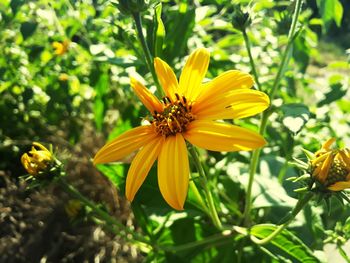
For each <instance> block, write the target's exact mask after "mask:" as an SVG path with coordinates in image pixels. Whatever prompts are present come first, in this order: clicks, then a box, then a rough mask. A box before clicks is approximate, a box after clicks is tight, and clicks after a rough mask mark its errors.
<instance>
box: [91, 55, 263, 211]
mask: <svg viewBox="0 0 350 263" xmlns="http://www.w3.org/2000/svg"><path fill="white" fill-rule="evenodd" d="M209 57H210V56H209V52H208V51H207V50H206V49H204V48H199V49H197V50H196V51H195V52H193V53H192V54H191V55H190V56H189V58H188V60H187V63H186V65H185V67H184V69H183V71H182V74H181V76H180V79H179V82H178V80H177V79H176V76H175V74H174V72H173V71H172V69H171V68H170V67H169V65H168V64H167V63H166V62H164V61H163V60H161V59H160V58H155V61H154V66H155V70H156V73H157V76H158V79H159V81H160V83H161V86H162V88H163V90H164V92H165V94H166V97H165V98H163V100H162V101H159V100H158V99H157V98H156V97H155V96H154V95H153V94H152V93H151V92H150V91H149V90H148V89H147V88H146V87H144V86H143V85H142V84H141V83H140V82H138V81H137V80H136V79H133V78H131V86H132V88H133V89H134V91H135V93H136V94H137V96H138V97H139V98H140V100H141V101H142V103H143V104H144V105H145V106H146V108H147V109H148V110H149V111H150V113H151V114H152V119H151V120H150V124H149V125H145V126H139V127H137V128H133V129H131V130H130V131H127V132H125V133H124V134H122V135H121V136H119V137H117V138H116V139H114V140H113V141H111V142H110V143H107V144H106V145H105V146H104V147H102V148H101V149H100V150H99V151H98V153H97V154H96V156H95V157H94V164H95V165H96V164H101V163H108V162H113V161H118V160H120V159H122V158H123V157H125V156H127V155H129V154H131V153H132V152H134V151H135V150H137V149H140V148H141V150H140V151H139V152H138V153H137V154H136V156H135V158H134V160H133V161H132V163H131V166H130V169H129V171H128V175H127V179H126V191H125V192H126V197H127V199H128V200H129V201H132V200H133V199H134V197H135V194H136V192H137V191H138V189H139V188H140V186H141V185H142V183H143V182H144V180H145V178H146V176H147V174H148V172H149V171H150V169H151V167H152V165H153V163H154V162H155V161H156V160H157V159H158V184H159V188H160V191H161V193H162V195H163V197H164V199H165V200H166V202H167V203H168V204H169V205H170V206H171V207H173V208H175V209H178V210H182V209H183V205H184V202H185V199H186V196H187V191H188V183H189V173H190V171H189V161H188V155H187V148H186V141H187V142H189V143H191V144H193V145H195V146H198V147H201V148H204V149H207V150H211V151H241V150H244V151H250V150H253V149H256V148H260V147H262V146H264V145H265V144H266V141H265V140H264V138H263V137H262V136H261V135H259V134H258V133H256V132H253V131H250V130H248V129H245V128H241V127H238V126H236V125H232V124H229V123H225V122H222V121H220V122H218V121H216V120H222V119H240V118H245V117H248V116H252V115H255V114H257V113H260V112H262V111H264V110H265V109H266V108H267V107H268V106H269V98H268V96H267V95H266V94H265V93H263V92H260V91H256V90H252V89H250V88H251V87H252V86H253V78H252V77H251V76H250V75H249V74H247V73H243V72H240V71H237V70H231V71H227V72H225V73H223V74H221V75H219V76H218V77H217V78H215V79H213V80H212V81H209V82H207V83H204V84H202V81H203V79H204V76H205V74H206V72H207V69H208V65H209Z"/></svg>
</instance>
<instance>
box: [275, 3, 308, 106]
mask: <svg viewBox="0 0 350 263" xmlns="http://www.w3.org/2000/svg"><path fill="white" fill-rule="evenodd" d="M302 2H303V1H302V0H296V5H295V9H294V14H293V19H292V24H291V27H290V29H289V33H288V42H287V46H286V49H285V51H284V53H283V56H282V61H281V64H280V66H279V68H278V72H277V76H276V78H275V81H274V83H273V85H272V90H271V92H270V100H271V101H272V100H273V99H274V97H275V93H276V91H277V87H278V86H279V83H280V81H281V79H282V75H283V73H284V69H285V66H286V65H287V64H288V62H289V51H290V49H291V47H292V45H293V42H294V40H295V28H296V25H297V22H298V17H299V14H300V11H301V4H302Z"/></svg>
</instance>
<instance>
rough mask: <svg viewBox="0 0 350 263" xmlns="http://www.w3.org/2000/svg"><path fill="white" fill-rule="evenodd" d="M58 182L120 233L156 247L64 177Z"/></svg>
mask: <svg viewBox="0 0 350 263" xmlns="http://www.w3.org/2000/svg"><path fill="white" fill-rule="evenodd" d="M57 183H58V184H59V185H60V186H61V187H62V188H63V189H64V191H66V192H67V193H68V194H70V195H71V196H72V197H73V198H75V199H78V200H79V201H80V202H82V203H83V204H84V205H86V206H88V207H90V208H91V209H92V211H93V212H94V214H96V216H97V217H98V218H99V219H100V220H103V221H104V222H106V224H107V225H109V228H110V227H111V226H114V227H115V228H117V229H118V230H119V231H118V232H119V233H120V232H121V231H124V232H125V233H126V234H128V235H131V236H132V237H133V240H135V241H138V242H141V243H144V244H145V245H148V246H151V247H154V245H153V244H151V243H150V241H149V240H147V239H146V238H144V237H143V236H142V235H140V234H138V233H136V232H134V231H132V230H130V229H129V228H127V227H126V226H124V225H123V224H122V223H120V222H118V220H116V219H114V218H113V217H112V216H110V215H109V214H108V213H107V212H105V211H104V210H102V209H101V208H99V207H98V206H97V205H96V204H95V203H94V202H92V201H90V200H89V199H87V198H86V197H85V196H83V195H82V194H81V193H80V192H79V191H78V190H77V189H76V188H75V187H74V186H72V185H70V184H69V183H67V182H66V181H65V180H64V179H63V178H59V180H58V181H57ZM118 232H117V233H118ZM113 233H116V232H115V231H113Z"/></svg>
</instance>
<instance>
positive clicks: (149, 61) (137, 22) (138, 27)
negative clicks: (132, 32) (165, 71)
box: [132, 12, 164, 96]
mask: <svg viewBox="0 0 350 263" xmlns="http://www.w3.org/2000/svg"><path fill="white" fill-rule="evenodd" d="M132 16H133V18H134V21H135V25H136V31H137V35H138V37H139V40H140V43H141V46H142V50H143V53H144V55H145V57H146V64H147V67H148V70H149V71H150V72H151V74H152V78H153V81H154V84H155V85H156V87H157V92H158V93H159V94H158V95H160V96H163V95H164V94H163V90H162V89H161V87H160V85H159V81H158V77H157V74H156V71H155V69H154V65H153V57H152V55H151V51H150V49H149V47H148V44H147V41H146V39H145V36H144V35H143V31H142V19H141V14H140V13H139V12H137V13H133V14H132Z"/></svg>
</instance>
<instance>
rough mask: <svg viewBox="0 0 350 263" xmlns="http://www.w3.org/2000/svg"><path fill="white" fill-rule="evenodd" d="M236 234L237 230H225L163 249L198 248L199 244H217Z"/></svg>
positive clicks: (175, 250) (181, 249) (173, 250)
mask: <svg viewBox="0 0 350 263" xmlns="http://www.w3.org/2000/svg"><path fill="white" fill-rule="evenodd" d="M234 234H235V232H234V231H232V230H224V231H223V232H221V233H220V234H216V235H212V236H210V237H207V238H204V239H202V240H197V241H193V242H189V243H186V244H183V245H179V246H174V247H163V249H164V250H166V251H171V252H179V251H183V250H187V249H192V248H196V247H198V246H202V245H206V244H213V245H214V246H215V245H217V244H218V242H219V241H222V240H225V239H228V238H232V236H233V235H234Z"/></svg>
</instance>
